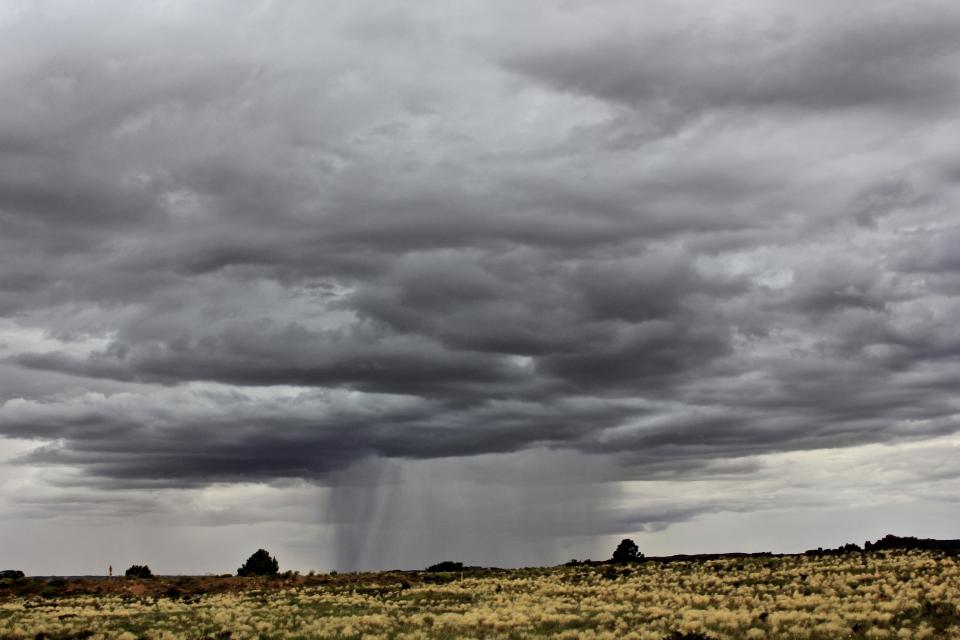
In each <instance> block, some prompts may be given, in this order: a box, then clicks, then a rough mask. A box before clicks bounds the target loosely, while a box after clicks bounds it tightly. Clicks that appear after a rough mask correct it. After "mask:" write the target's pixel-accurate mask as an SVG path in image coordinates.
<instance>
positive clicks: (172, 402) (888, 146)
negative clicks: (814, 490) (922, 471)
mask: <svg viewBox="0 0 960 640" xmlns="http://www.w3.org/2000/svg"><path fill="white" fill-rule="evenodd" d="M64 11H65V10H64ZM452 11H453V10H452V9H450V8H449V7H446V6H441V5H439V4H431V3H425V4H422V5H418V6H416V7H410V6H406V5H403V4H397V5H393V6H392V7H391V8H387V7H378V8H377V9H376V10H374V9H372V8H371V7H364V6H358V5H355V4H353V3H333V4H331V5H330V6H329V7H326V8H324V9H323V10H322V11H321V10H320V9H318V8H317V7H315V6H314V5H312V4H311V3H302V4H300V3H290V4H287V5H284V6H283V7H267V6H264V7H257V8H254V7H246V8H243V9H238V8H237V7H235V6H233V5H229V6H228V5H226V4H223V5H220V4H217V3H213V4H210V5H205V6H204V7H203V8H199V7H193V8H188V7H180V8H172V7H171V8H170V9H169V11H167V10H161V9H159V8H156V7H154V8H151V7H145V6H132V5H129V6H128V5H126V4H111V3H102V4H98V5H97V6H96V7H89V8H87V9H83V10H80V9H77V10H75V11H74V12H73V14H72V15H65V14H63V13H62V12H61V11H60V10H52V9H45V8H43V7H28V6H24V7H17V8H16V9H15V10H13V11H11V12H9V13H7V14H2V18H0V32H2V33H0V35H2V36H3V37H0V43H2V44H0V60H3V62H2V63H0V81H2V82H3V86H4V87H5V95H8V96H9V97H10V99H9V101H8V104H7V105H6V107H5V109H4V110H3V113H2V114H0V228H2V229H3V232H2V233H0V320H2V322H3V324H0V358H2V364H0V381H9V384H6V383H4V390H3V391H0V402H2V404H0V434H2V435H3V436H6V437H8V438H24V439H29V440H32V441H34V442H35V443H36V444H38V445H39V446H38V447H37V448H35V449H32V450H31V451H30V452H29V453H27V454H24V455H23V456H21V457H20V458H18V459H19V461H20V462H21V463H22V465H23V467H24V468H26V467H27V466H37V467H65V468H72V469H76V470H78V472H79V475H78V476H77V478H79V479H75V480H74V482H78V483H81V484H82V483H87V484H88V485H89V487H90V490H91V491H102V490H105V489H107V488H113V489H118V488H130V487H162V488H185V487H190V488H197V487H202V486H204V485H207V484H209V483H216V482H239V481H246V480H255V481H259V482H272V481H277V480H280V479H291V478H304V479H307V480H310V481H312V482H316V483H319V484H329V485H334V486H339V484H349V478H348V477H347V476H348V475H349V474H348V473H347V471H345V470H347V469H350V468H352V466H351V465H355V464H362V462H361V461H363V460H367V459H370V458H371V457H374V458H375V459H379V460H393V459H419V460H429V459H444V458H449V457H451V456H453V457H460V458H461V459H462V460H467V459H469V458H470V457H471V456H474V455H479V454H508V455H509V454H512V453H516V452H524V451H529V450H532V449H545V450H548V451H549V450H552V451H554V452H556V455H565V453H563V452H567V451H575V452H581V453H587V454H590V455H591V456H594V457H595V458H596V459H598V460H602V461H603V465H606V466H609V467H610V468H611V469H612V470H613V471H611V476H610V477H608V478H606V479H605V481H614V480H616V479H621V480H627V479H647V480H650V479H656V478H667V477H670V478H681V477H698V474H703V475H704V477H707V476H709V474H710V473H711V471H710V470H711V469H713V468H715V467H716V465H723V464H731V465H737V464H741V463H743V464H746V463H744V462H743V461H744V459H745V457H747V456H756V455H761V454H767V453H771V452H778V451H802V450H816V449H823V448H833V447H851V446H856V445H863V444H867V443H894V442H904V441H908V440H922V439H927V438H933V437H937V436H940V435H944V434H950V433H954V432H955V431H956V430H957V415H958V413H957V412H958V407H957V406H956V403H955V402H953V401H951V400H950V396H949V393H948V392H949V390H951V389H952V388H954V386H955V384H956V373H955V372H954V371H953V370H952V369H953V366H952V365H953V364H954V363H955V360H956V357H957V354H958V353H960V334H958V332H957V331H956V330H955V327H956V326H958V323H957V318H958V313H960V308H958V306H957V303H956V295H957V292H958V291H960V276H958V273H957V272H958V263H957V260H956V258H955V253H956V252H955V251H954V250H953V247H954V246H955V245H956V240H957V238H956V236H957V230H956V224H955V222H954V221H953V219H954V218H955V215H954V209H955V208H956V204H957V202H956V200H957V198H956V183H957V180H956V170H955V167H956V157H955V153H954V151H953V150H952V149H951V148H949V147H948V146H947V145H946V143H944V140H951V139H953V137H951V136H952V134H953V133H955V129H956V127H957V123H958V121H957V118H956V115H955V114H956V108H955V107H956V105H957V89H958V83H957V72H956V69H958V68H960V65H958V64H957V62H958V51H960V49H958V44H957V43H958V40H957V38H956V37H955V36H956V34H957V33H958V31H960V13H958V11H957V10H956V9H955V8H954V7H953V5H951V4H950V3H947V2H924V3H919V4H912V5H911V6H909V7H907V6H904V5H903V4H902V3H892V2H880V3H871V4H869V6H868V5H862V6H861V5H857V6H855V7H848V8H846V9H844V13H842V14H841V13H839V12H838V9H837V8H836V7H835V6H834V5H832V4H829V3H809V4H804V5H803V6H800V5H794V4H789V3H785V4H783V5H782V6H779V7H770V6H767V5H764V6H763V7H760V6H757V7H753V6H749V5H744V6H743V7H741V8H740V9H738V10H737V11H734V10H733V9H732V8H731V7H724V6H722V5H718V6H717V7H715V8H714V9H711V10H709V11H703V10H702V7H697V8H696V9H695V10H694V9H692V8H676V9H675V8H674V7H673V5H671V6H669V7H668V6H666V5H664V6H660V5H658V4H656V3H654V4H652V5H650V6H649V7H647V8H646V9H645V12H644V14H643V15H641V12H639V11H638V10H637V8H636V7H635V6H634V5H633V4H632V3H622V4H615V5H611V6H610V7H604V8H603V9H602V10H600V9H598V8H595V7H591V6H576V5H574V4H558V5H555V6H550V7H541V8H540V9H539V10H537V11H536V12H534V11H533V10H532V9H529V8H522V7H513V6H511V5H507V4H504V5H501V6H499V7H491V6H477V7H466V6H463V7H460V8H459V9H458V10H457V11H459V12H462V14H461V13H457V14H456V15H453V14H452V13H451V12H452ZM225 16H229V17H225ZM172 43H176V46H174V45H173V44H172ZM385 464H387V463H385ZM748 466H749V465H748ZM569 473H571V474H575V473H576V471H575V470H573V469H570V470H569ZM556 475H562V474H555V475H554V476H553V477H556ZM348 493H349V492H348ZM601 493H603V492H601ZM345 495H346V494H345ZM604 496H605V497H604ZM604 496H600V497H598V498H597V499H598V501H600V502H603V501H604V500H612V499H613V497H611V496H610V495H606V494H604ZM337 499H340V498H337ZM344 499H345V498H344ZM97 500H99V498H91V502H90V504H92V505H95V504H97ZM348 501H349V500H348ZM731 504H732V503H731ZM491 508H492V507H491ZM730 508H731V509H733V508H734V507H732V506H731V507H730ZM738 508H739V507H738ZM31 509H32V511H31V513H32V512H35V511H37V510H40V511H42V510H43V504H42V501H41V502H38V503H37V504H36V505H34V507H31ZM131 509H134V510H137V509H149V505H146V506H144V505H143V504H141V503H139V502H136V501H135V502H134V503H131ZM601 511H602V510H601ZM702 512H704V511H703V510H702V509H701V507H700V506H698V507H696V508H694V510H693V511H690V510H687V508H686V507H678V508H677V509H676V510H674V511H671V509H669V508H664V507H662V506H657V507H656V508H655V509H652V510H651V511H649V513H647V512H645V513H646V515H642V516H637V517H635V518H634V517H632V516H629V515H623V514H614V515H611V514H606V515H602V514H599V513H598V515H596V516H595V517H596V519H598V520H602V521H604V522H612V523H615V524H613V525H611V526H610V527H607V526H605V525H602V524H598V525H597V526H596V527H593V526H591V527H588V528H589V529H590V530H591V531H595V532H603V533H612V532H613V531H614V530H615V529H628V528H630V527H637V528H643V527H647V526H649V527H650V528H651V530H653V529H655V528H656V527H658V526H662V525H663V524H664V523H668V522H671V521H680V520H683V519H686V518H691V517H694V515H695V514H696V513H702ZM538 513H539V512H538ZM657 514H660V515H657ZM538 517H539V516H538ZM544 517H545V516H544ZM644 523H646V524H644ZM657 523H659V524H657ZM344 554H345V555H347V556H351V557H353V558H354V559H355V560H356V559H357V558H359V557H360V555H362V554H361V552H360V551H357V550H355V549H354V550H352V551H351V550H345V551H344Z"/></svg>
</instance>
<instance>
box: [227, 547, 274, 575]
mask: <svg viewBox="0 0 960 640" xmlns="http://www.w3.org/2000/svg"><path fill="white" fill-rule="evenodd" d="M278 573H280V563H279V562H277V559H276V558H274V557H273V556H271V555H270V554H269V553H267V552H266V550H264V549H257V552H256V553H254V554H253V555H252V556H250V557H249V558H247V561H246V562H245V563H244V564H243V566H242V567H240V568H239V569H237V575H238V576H275V575H277V574H278Z"/></svg>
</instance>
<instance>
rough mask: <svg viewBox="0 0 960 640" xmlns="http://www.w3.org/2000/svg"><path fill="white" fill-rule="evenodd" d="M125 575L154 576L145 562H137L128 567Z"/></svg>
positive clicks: (136, 576) (135, 576)
mask: <svg viewBox="0 0 960 640" xmlns="http://www.w3.org/2000/svg"><path fill="white" fill-rule="evenodd" d="M124 575H125V576H127V577H130V578H152V577H153V572H152V571H150V567H148V566H147V565H145V564H142V565H141V564H135V565H132V566H131V567H130V568H129V569H127V571H126V573H124Z"/></svg>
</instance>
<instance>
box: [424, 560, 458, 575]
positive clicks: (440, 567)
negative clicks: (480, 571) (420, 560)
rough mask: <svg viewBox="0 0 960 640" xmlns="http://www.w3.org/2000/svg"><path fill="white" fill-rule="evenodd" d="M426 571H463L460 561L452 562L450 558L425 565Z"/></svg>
mask: <svg viewBox="0 0 960 640" xmlns="http://www.w3.org/2000/svg"><path fill="white" fill-rule="evenodd" d="M427 571H431V572H440V571H463V563H462V562H454V561H452V560H444V561H443V562H438V563H437V564H432V565H430V566H429V567H427Z"/></svg>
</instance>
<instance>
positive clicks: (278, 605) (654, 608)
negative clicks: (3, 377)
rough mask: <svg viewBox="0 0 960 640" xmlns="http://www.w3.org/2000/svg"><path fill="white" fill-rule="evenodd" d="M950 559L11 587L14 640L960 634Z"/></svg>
mask: <svg viewBox="0 0 960 640" xmlns="http://www.w3.org/2000/svg"><path fill="white" fill-rule="evenodd" d="M958 604H960V564H958V558H957V556H956V555H955V554H951V553H946V552H941V551H882V552H876V553H869V554H867V553H849V554H842V555H825V556H820V557H811V556H749V557H740V558H719V559H711V560H702V559H691V560H680V561H672V562H661V561H647V562H641V563H636V564H630V565H612V564H600V563H591V564H577V565H573V566H561V567H554V568H534V569H510V570H499V569H479V570H467V571H463V572H446V573H430V572H419V571H396V572H382V573H353V574H340V575H337V574H318V575H310V576H299V575H296V574H292V573H288V574H286V575H280V576H275V577H270V578H264V577H256V578H238V577H214V576H209V577H158V578H154V579H148V580H140V579H129V578H114V579H112V580H105V579H81V578H76V579H69V580H64V579H60V580H40V579H31V578H23V579H20V580H6V581H4V582H3V583H2V586H0V637H2V638H4V639H12V638H17V639H24V638H30V639H33V638H45V639H50V640H53V639H63V638H123V639H124V640H133V639H135V638H149V639H158V640H159V639H161V638H212V639H226V638H235V639H241V638H278V639H279V638H351V639H364V640H377V639H383V640H386V639H413V638H545V637H551V638H570V639H573V638H608V639H610V640H613V639H619V638H624V639H631V638H633V639H644V640H661V639H662V638H665V637H675V638H679V637H684V636H686V637H688V638H704V637H706V638H716V639H718V640H720V639H734V638H749V639H759V638H784V639H791V640H792V639H797V640H799V639H804V640H815V639H816V640H827V639H831V640H832V639H835V638H854V639H861V638H863V639H868V638H871V639H872V638H891V639H893V638H896V639H904V640H906V639H911V638H915V639H922V638H930V639H935V638H960V611H958Z"/></svg>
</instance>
